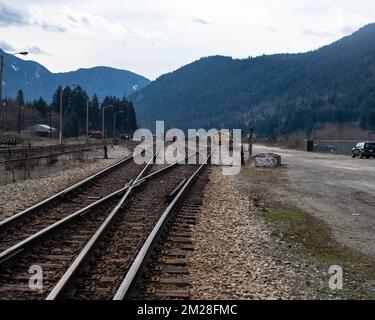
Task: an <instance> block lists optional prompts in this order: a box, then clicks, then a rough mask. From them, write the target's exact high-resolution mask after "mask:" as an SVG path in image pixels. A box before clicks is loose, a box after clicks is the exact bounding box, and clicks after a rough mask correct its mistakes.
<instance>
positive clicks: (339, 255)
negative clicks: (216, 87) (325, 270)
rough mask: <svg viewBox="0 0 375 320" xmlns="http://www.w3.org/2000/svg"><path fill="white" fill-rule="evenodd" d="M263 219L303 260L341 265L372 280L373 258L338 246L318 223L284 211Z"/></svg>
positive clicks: (276, 209) (271, 212)
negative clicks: (292, 245) (304, 257)
mask: <svg viewBox="0 0 375 320" xmlns="http://www.w3.org/2000/svg"><path fill="white" fill-rule="evenodd" d="M264 215H265V219H266V221H268V222H269V223H271V224H272V228H273V229H274V230H276V231H277V232H278V233H280V234H282V238H283V240H284V241H286V242H288V243H290V244H297V246H296V248H297V249H296V250H298V251H299V252H301V253H302V254H303V255H304V256H306V257H308V258H313V259H316V260H318V261H319V262H323V263H327V264H339V265H342V266H344V267H346V268H350V269H352V270H353V271H354V272H359V273H362V274H363V275H364V276H365V277H366V278H368V279H369V280H375V263H374V258H373V257H371V256H367V255H365V254H362V253H359V252H357V251H354V250H352V249H349V248H347V247H344V246H342V245H340V244H339V243H338V242H337V241H336V240H335V239H334V238H333V237H332V234H331V232H330V230H329V227H328V226H327V224H325V223H324V222H322V221H321V220H320V219H317V218H315V217H313V216H311V215H309V214H307V213H304V212H301V211H298V210H294V209H291V208H285V207H271V208H269V209H268V210H267V211H266V212H265V214H264Z"/></svg>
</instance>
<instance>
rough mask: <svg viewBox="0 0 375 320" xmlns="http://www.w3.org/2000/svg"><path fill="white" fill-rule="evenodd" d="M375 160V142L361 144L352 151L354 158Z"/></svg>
mask: <svg viewBox="0 0 375 320" xmlns="http://www.w3.org/2000/svg"><path fill="white" fill-rule="evenodd" d="M355 157H360V158H367V159H368V158H370V157H374V158H375V142H360V143H357V145H356V146H355V147H354V148H353V149H352V158H355Z"/></svg>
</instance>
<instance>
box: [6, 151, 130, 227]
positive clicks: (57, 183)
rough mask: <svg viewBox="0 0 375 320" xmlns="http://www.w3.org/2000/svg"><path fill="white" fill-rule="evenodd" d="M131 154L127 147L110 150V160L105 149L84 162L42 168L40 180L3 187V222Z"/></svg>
mask: <svg viewBox="0 0 375 320" xmlns="http://www.w3.org/2000/svg"><path fill="white" fill-rule="evenodd" d="M129 155H130V151H129V149H128V148H127V147H125V146H120V145H119V146H114V147H113V148H111V147H109V148H108V156H109V159H103V151H102V150H94V151H90V152H89V153H87V154H86V155H85V157H84V158H83V159H80V160H74V159H60V160H59V161H58V162H57V163H56V164H55V165H53V166H50V167H49V168H45V167H42V168H39V169H35V170H39V171H40V172H39V173H35V175H36V176H37V178H34V179H26V180H19V181H17V182H15V183H9V184H6V185H2V186H0V220H3V219H6V218H7V217H10V216H12V215H13V214H16V213H18V212H20V211H22V210H24V209H26V208H28V207H30V206H32V205H33V204H36V203H38V202H40V201H42V200H43V199H46V198H48V197H50V196H52V195H53V194H55V193H57V192H59V191H61V190H63V189H65V188H67V187H69V186H71V185H73V184H75V183H77V182H79V181H80V180H82V179H84V178H86V177H88V176H90V175H92V174H94V173H96V172H98V171H100V170H102V169H104V168H106V167H108V166H110V165H112V164H114V163H116V162H118V161H119V160H120V159H124V158H126V157H127V156H129Z"/></svg>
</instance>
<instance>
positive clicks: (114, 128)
mask: <svg viewBox="0 0 375 320" xmlns="http://www.w3.org/2000/svg"><path fill="white" fill-rule="evenodd" d="M123 112H124V111H117V112H115V113H114V114H113V138H116V116H117V115H118V114H120V113H123Z"/></svg>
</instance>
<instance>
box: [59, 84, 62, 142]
mask: <svg viewBox="0 0 375 320" xmlns="http://www.w3.org/2000/svg"><path fill="white" fill-rule="evenodd" d="M62 92H63V87H61V89H60V133H59V143H60V145H61V144H62V133H63V129H62V126H63V119H62V116H63V107H62V100H63V99H62Z"/></svg>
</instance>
